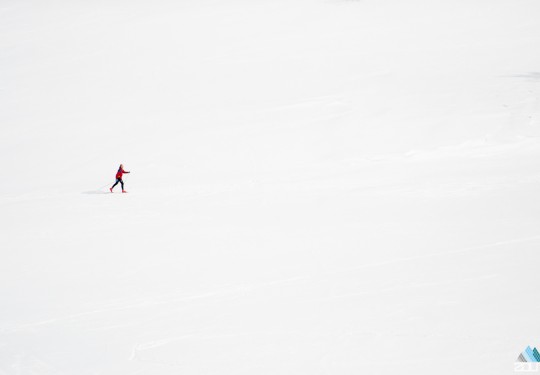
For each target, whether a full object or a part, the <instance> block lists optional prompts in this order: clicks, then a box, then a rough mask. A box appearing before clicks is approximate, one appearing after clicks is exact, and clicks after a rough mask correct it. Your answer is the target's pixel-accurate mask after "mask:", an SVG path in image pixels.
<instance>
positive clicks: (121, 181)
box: [119, 180, 124, 191]
mask: <svg viewBox="0 0 540 375" xmlns="http://www.w3.org/2000/svg"><path fill="white" fill-rule="evenodd" d="M119 181H120V184H121V185H122V191H124V181H123V180H119Z"/></svg>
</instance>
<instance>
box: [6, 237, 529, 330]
mask: <svg viewBox="0 0 540 375" xmlns="http://www.w3.org/2000/svg"><path fill="white" fill-rule="evenodd" d="M531 241H540V235H538V236H531V237H522V238H516V239H511V240H505V241H497V242H492V243H488V244H483V245H475V246H469V247H465V248H462V249H459V250H454V251H446V252H437V253H433V254H424V255H418V256H413V257H407V258H399V259H392V260H388V261H382V262H374V263H368V264H364V265H361V266H357V267H352V268H347V269H341V270H335V271H328V272H323V273H319V274H316V275H304V276H295V277H289V278H284V279H277V280H272V281H267V282H263V283H259V284H255V285H237V286H234V287H231V288H227V289H224V290H218V291H209V292H206V293H201V294H196V295H191V296H176V297H174V296H162V297H161V298H162V300H159V298H155V299H154V301H148V300H145V301H139V302H134V303H131V304H127V305H122V306H114V307H108V308H103V309H96V310H92V311H85V312H81V313H76V314H71V315H67V316H63V317H58V318H51V319H45V320H41V321H37V322H31V323H25V324H19V325H15V326H12V327H2V328H1V329H0V331H2V332H14V331H18V330H22V329H27V328H35V327H39V326H45V325H50V324H56V323H60V322H64V321H68V320H77V319H81V318H85V317H89V316H93V315H98V314H104V313H109V312H115V311H124V310H131V309H137V308H147V307H152V306H158V305H170V304H174V303H180V302H186V301H194V300H205V299H208V298H213V297H221V298H223V297H231V296H234V295H238V294H239V293H246V292H247V293H251V292H253V291H255V290H258V289H261V288H266V287H274V286H279V285H287V284H290V283H296V282H300V281H308V280H313V279H319V278H321V277H323V276H332V275H339V274H342V273H346V272H353V271H357V270H361V269H368V268H376V267H385V266H388V265H392V264H399V263H405V262H414V261H418V260H423V259H429V258H436V257H444V256H451V255H456V254H462V253H467V252H473V251H478V250H485V249H490V248H494V247H498V246H504V245H513V244H520V243H526V242H531ZM494 277H496V275H484V276H480V277H478V278H470V279H461V280H449V281H441V282H434V283H421V284H413V285H408V286H403V287H395V288H385V289H379V290H374V291H367V292H361V293H351V294H345V295H341V296H333V297H329V298H325V299H332V298H345V297H347V296H356V295H358V296H360V295H369V294H373V293H380V292H385V291H386V292H388V291H395V290H401V289H407V288H415V287H428V286H433V285H443V284H452V283H459V282H470V281H475V280H483V279H490V278H494ZM106 328H109V329H110V328H114V327H113V326H109V327H106Z"/></svg>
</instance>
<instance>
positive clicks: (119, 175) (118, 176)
mask: <svg viewBox="0 0 540 375" xmlns="http://www.w3.org/2000/svg"><path fill="white" fill-rule="evenodd" d="M124 173H129V172H126V171H124V164H120V168H118V172H116V182H115V183H114V185H113V186H112V187H111V188H110V189H109V190H110V191H111V193H112V192H113V189H114V187H115V186H116V185H118V183H119V182H120V185H122V193H127V191H125V190H124V181H122V175H123V174H124Z"/></svg>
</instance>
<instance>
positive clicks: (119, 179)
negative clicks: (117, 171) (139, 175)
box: [111, 178, 124, 190]
mask: <svg viewBox="0 0 540 375" xmlns="http://www.w3.org/2000/svg"><path fill="white" fill-rule="evenodd" d="M119 182H120V185H122V190H124V181H122V179H121V178H117V179H116V182H115V183H114V185H113V186H112V188H111V189H114V187H115V186H116V185H118V183H119Z"/></svg>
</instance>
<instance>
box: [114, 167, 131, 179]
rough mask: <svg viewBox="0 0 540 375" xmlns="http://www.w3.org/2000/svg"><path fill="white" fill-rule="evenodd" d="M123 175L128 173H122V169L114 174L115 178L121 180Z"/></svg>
mask: <svg viewBox="0 0 540 375" xmlns="http://www.w3.org/2000/svg"><path fill="white" fill-rule="evenodd" d="M124 173H129V172H126V171H124V169H123V168H118V172H116V178H119V179H122V175H123V174H124Z"/></svg>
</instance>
